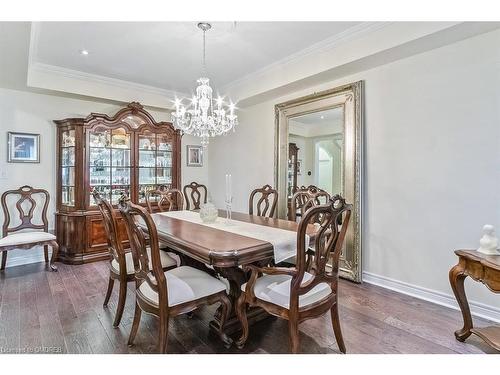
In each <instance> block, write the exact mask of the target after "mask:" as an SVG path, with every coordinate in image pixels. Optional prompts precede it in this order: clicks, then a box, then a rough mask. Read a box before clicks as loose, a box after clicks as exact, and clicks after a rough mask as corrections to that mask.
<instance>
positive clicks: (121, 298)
mask: <svg viewBox="0 0 500 375" xmlns="http://www.w3.org/2000/svg"><path fill="white" fill-rule="evenodd" d="M126 299H127V280H126V279H125V278H123V279H121V280H120V294H119V295H118V306H117V307H116V316H115V321H114V322H113V327H115V328H116V327H118V325H119V324H120V321H121V320H122V315H123V309H124V308H125V300H126Z"/></svg>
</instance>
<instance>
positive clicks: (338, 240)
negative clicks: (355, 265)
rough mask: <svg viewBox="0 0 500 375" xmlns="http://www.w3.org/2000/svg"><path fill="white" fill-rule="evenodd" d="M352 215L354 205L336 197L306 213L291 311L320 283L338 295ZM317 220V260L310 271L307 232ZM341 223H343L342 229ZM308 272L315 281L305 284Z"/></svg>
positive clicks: (292, 290) (301, 222)
mask: <svg viewBox="0 0 500 375" xmlns="http://www.w3.org/2000/svg"><path fill="white" fill-rule="evenodd" d="M351 211H352V205H351V204H347V203H346V202H345V199H344V198H342V197H341V196H340V195H335V196H333V197H331V198H329V200H328V203H326V204H320V205H316V206H313V207H311V208H310V209H308V210H307V211H306V212H305V214H304V216H303V218H302V220H301V221H300V223H299V228H298V231H297V256H296V271H297V273H296V274H295V275H294V276H293V277H292V282H291V293H290V307H291V308H297V309H298V299H299V296H300V295H303V294H305V293H307V292H308V291H310V290H311V289H312V288H314V287H315V286H316V285H318V284H319V283H322V282H326V283H328V284H329V285H330V287H331V288H332V291H333V292H334V293H336V291H337V282H338V269H339V257H340V253H341V251H342V246H343V243H344V238H345V235H346V232H347V227H348V225H349V219H350V217H351ZM315 217H321V218H322V220H321V223H320V225H319V226H318V230H317V231H316V234H315V237H314V248H315V256H314V260H313V262H312V265H310V269H308V268H307V267H308V264H307V259H306V251H307V249H308V245H309V244H306V232H307V227H308V225H309V223H310V222H311V221H312V220H314V218H315ZM340 218H342V219H340ZM340 222H342V224H341V225H340V224H339V223H340ZM328 261H330V267H331V269H330V270H329V269H328V268H327V263H328ZM306 270H307V271H308V272H309V273H311V274H312V275H313V277H312V278H311V279H309V280H308V281H307V282H305V283H302V281H303V278H304V273H305V272H306Z"/></svg>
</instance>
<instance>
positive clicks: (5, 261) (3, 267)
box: [0, 251, 7, 270]
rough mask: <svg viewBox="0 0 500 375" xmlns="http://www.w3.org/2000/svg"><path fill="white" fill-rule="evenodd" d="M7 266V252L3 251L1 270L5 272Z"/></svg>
mask: <svg viewBox="0 0 500 375" xmlns="http://www.w3.org/2000/svg"><path fill="white" fill-rule="evenodd" d="M6 264H7V251H2V266H1V267H0V270H4V269H5V265H6Z"/></svg>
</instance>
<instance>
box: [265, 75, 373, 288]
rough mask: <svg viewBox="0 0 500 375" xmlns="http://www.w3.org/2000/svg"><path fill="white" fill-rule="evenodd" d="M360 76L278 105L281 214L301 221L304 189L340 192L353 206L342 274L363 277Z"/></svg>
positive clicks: (355, 278)
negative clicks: (298, 196)
mask: <svg viewBox="0 0 500 375" xmlns="http://www.w3.org/2000/svg"><path fill="white" fill-rule="evenodd" d="M362 88H363V84H362V81H359V82H355V83H351V84H348V85H344V86H341V87H337V88H335V89H332V90H327V91H323V92H319V93H314V94H312V95H308V96H305V97H301V98H297V99H294V100H291V101H288V102H285V103H280V104H277V105H276V140H275V152H276V161H275V178H276V186H277V187H278V192H279V197H280V198H279V202H278V216H279V217H280V218H288V219H291V218H293V219H295V220H300V202H298V200H297V201H294V200H292V197H293V196H294V194H295V193H296V192H297V191H299V190H301V191H305V190H309V191H313V192H314V191H318V190H320V191H325V192H327V193H328V194H329V195H335V194H341V195H342V196H343V197H344V198H346V200H347V201H348V202H349V203H352V204H353V206H354V209H353V215H352V217H351V222H350V224H349V229H348V232H347V237H346V241H345V247H344V249H343V251H342V256H341V261H340V276H341V277H344V278H347V279H350V280H353V281H356V282H361V184H362V181H361V178H362V169H361V168H362V165H361V163H362V155H361V152H362V134H363V131H362V127H363V118H362V105H363V103H362Z"/></svg>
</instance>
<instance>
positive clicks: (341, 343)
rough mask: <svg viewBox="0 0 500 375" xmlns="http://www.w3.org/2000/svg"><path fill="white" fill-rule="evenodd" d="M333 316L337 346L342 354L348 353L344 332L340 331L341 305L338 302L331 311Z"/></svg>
mask: <svg viewBox="0 0 500 375" xmlns="http://www.w3.org/2000/svg"><path fill="white" fill-rule="evenodd" d="M330 313H331V316H332V326H333V333H334V334H335V339H336V340H337V345H338V346H339V349H340V351H341V352H342V353H344V354H345V353H346V348H345V344H344V338H343V337H342V331H341V329H340V319H339V304H338V302H337V303H335V305H333V306H332V308H331V310H330Z"/></svg>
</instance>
